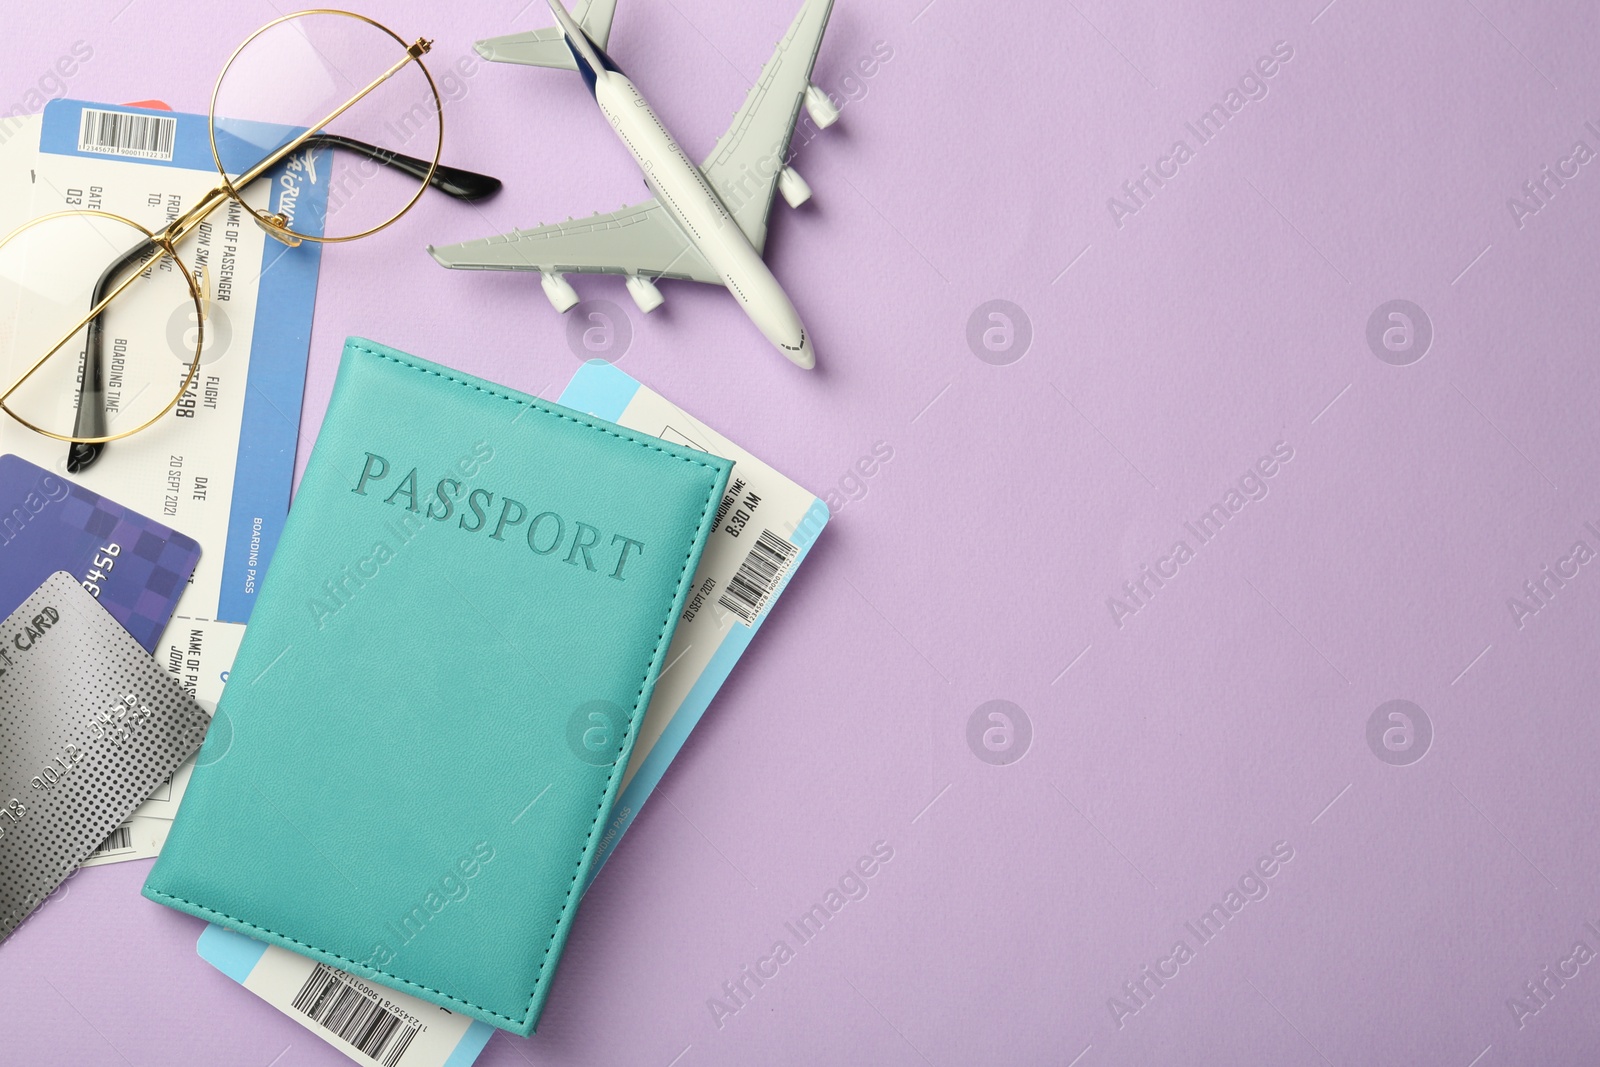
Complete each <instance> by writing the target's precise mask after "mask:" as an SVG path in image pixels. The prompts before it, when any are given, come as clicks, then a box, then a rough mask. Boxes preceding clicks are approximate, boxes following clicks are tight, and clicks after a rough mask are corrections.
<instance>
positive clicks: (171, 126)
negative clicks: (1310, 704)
mask: <svg viewBox="0 0 1600 1067" xmlns="http://www.w3.org/2000/svg"><path fill="white" fill-rule="evenodd" d="M86 110H88V111H97V110H98V111H110V112H118V113H125V114H136V115H139V116H142V117H143V118H145V119H147V120H148V121H147V122H146V123H144V124H143V125H142V126H141V127H140V128H141V129H144V130H147V131H150V132H151V133H152V134H153V135H158V136H153V137H152V140H151V141H150V145H155V146H156V147H157V149H159V150H158V151H154V152H153V153H152V152H150V151H145V150H144V149H145V148H147V147H149V145H145V146H119V145H115V144H112V145H106V144H90V145H86V144H84V143H83V142H82V136H83V134H82V131H83V130H85V129H90V128H93V127H94V125H95V124H93V123H90V124H85V123H84V122H83V121H82V116H83V113H84V112H85V111H86ZM122 147H127V148H128V151H127V152H122V151H121V148H122ZM291 162H292V161H291ZM272 177H273V179H274V180H272V181H271V182H266V181H263V182H260V183H258V184H257V185H255V186H253V187H252V188H251V189H250V190H249V191H248V192H247V197H248V198H249V200H250V202H251V203H252V204H255V205H256V206H258V207H265V206H268V198H269V197H271V198H274V199H275V202H274V203H273V204H272V205H271V206H272V207H273V208H274V209H275V210H297V211H298V212H299V213H300V221H299V223H298V225H299V227H300V228H301V229H303V230H305V229H312V228H313V227H312V225H311V218H312V213H315V212H319V211H320V209H321V204H322V203H323V202H324V198H325V196H326V191H327V186H326V183H321V184H318V183H317V182H316V170H315V167H314V166H312V167H307V166H303V165H302V166H298V167H297V166H289V167H284V168H280V169H279V170H274V171H273V172H272ZM219 181H220V179H219V176H218V175H217V172H216V170H215V167H214V164H213V160H212V156H211V146H210V136H209V131H208V124H207V121H206V118H205V117H204V116H201V115H186V114H179V113H173V112H162V111H152V110H148V109H141V108H131V107H118V106H110V105H103V104H85V103H82V102H79V101H72V100H56V101H52V102H51V103H50V104H49V105H48V106H47V107H46V109H45V114H44V115H43V116H42V117H41V116H35V117H33V118H31V119H29V120H27V124H26V125H25V126H24V127H19V128H16V129H15V132H14V133H13V134H12V136H10V137H9V138H7V139H5V140H4V141H3V142H0V231H3V232H4V233H10V232H11V231H12V230H13V229H15V228H16V227H17V226H19V225H21V224H22V223H24V222H26V221H28V220H29V219H32V218H35V217H37V216H39V215H43V214H47V213H50V212H54V211H61V210H64V209H69V208H70V209H73V210H77V209H81V208H83V207H85V206H89V205H87V204H81V203H74V201H79V200H85V199H86V197H85V196H84V195H83V194H84V191H85V190H93V191H94V194H95V196H94V198H93V206H94V207H95V208H96V209H98V210H102V211H108V212H111V213H113V214H117V215H122V216H124V217H126V218H130V219H133V220H135V221H137V222H140V223H142V224H143V225H145V226H147V227H149V228H151V229H153V230H155V229H159V228H160V227H161V226H162V225H164V224H165V223H166V222H167V221H168V220H169V218H171V217H173V216H175V215H176V214H177V213H179V212H180V211H182V210H186V209H187V208H189V207H190V206H192V205H193V204H194V203H195V202H196V201H197V200H198V199H199V198H200V197H201V196H203V195H205V194H206V193H207V192H209V191H210V190H211V189H212V188H213V187H214V186H216V185H217V184H218V183H219ZM152 205H154V206H152ZM210 221H211V223H212V225H211V226H210V227H209V229H208V230H207V231H205V232H203V233H201V234H199V235H197V236H195V237H191V238H190V239H189V240H188V241H186V242H185V243H184V245H182V246H180V248H179V252H180V253H181V254H184V255H185V257H186V260H187V261H194V260H196V259H197V258H198V255H199V252H200V251H201V250H202V249H203V250H204V252H205V254H206V258H207V259H208V261H210V262H211V263H213V264H217V265H220V264H222V263H224V262H227V263H230V264H232V267H231V279H230V280H229V283H228V284H227V285H226V286H223V285H220V284H213V285H211V287H210V290H209V295H210V299H209V301H208V304H207V324H206V337H207V347H206V350H205V353H204V354H203V356H202V364H201V369H200V376H199V380H198V381H197V382H196V385H195V394H196V395H195V397H194V398H193V399H194V401H195V402H194V404H193V405H192V406H191V407H189V408H188V410H190V411H191V412H193V415H194V417H193V418H182V419H178V418H174V417H170V416H169V417H168V418H167V419H166V420H164V421H163V422H162V423H159V424H157V425H156V426H153V427H151V428H150V429H148V430H145V431H143V432H141V433H139V434H136V435H135V436H133V437H131V438H128V439H125V440H121V441H115V442H112V443H111V444H110V445H109V446H107V448H106V451H105V453H104V454H103V455H102V456H101V457H100V459H99V461H98V462H97V463H95V464H94V466H92V467H91V468H90V469H89V470H87V471H85V472H82V473H80V474H76V475H69V474H67V472H66V446H65V445H64V444H62V443H60V442H58V441H55V440H52V439H50V438H47V437H43V436H41V435H39V434H36V433H33V432H32V431H30V430H28V429H26V428H25V427H23V426H21V425H20V424H18V423H16V422H15V421H13V420H11V419H10V418H6V417H0V453H3V452H12V453H15V454H16V455H19V456H22V457H23V458H24V459H27V460H30V461H31V462H33V463H36V464H38V465H39V466H41V467H44V468H45V469H47V470H51V471H54V472H55V473H56V474H58V475H59V476H61V477H62V478H67V479H70V480H73V481H76V482H78V483H80V484H82V485H84V486H86V487H88V488H90V489H93V490H94V491H95V492H98V493H102V494H104V495H105V496H108V497H110V498H111V499H113V500H116V501H117V502H119V503H121V504H125V505H126V506H128V507H130V508H133V509H134V510H136V511H138V512H140V513H142V514H144V515H148V516H150V517H151V518H155V519H158V520H160V521H161V522H164V523H166V524H167V525H169V526H171V527H173V528H174V529H177V530H180V531H182V532H183V533H186V534H188V535H190V536H191V537H193V538H195V539H196V540H197V541H199V542H200V548H201V556H200V564H199V566H198V567H197V568H196V570H195V573H194V577H193V578H192V579H191V580H190V583H189V586H188V588H187V589H186V590H185V591H184V594H183V597H182V599H180V600H179V602H178V606H177V610H176V614H175V616H174V618H173V620H172V623H171V624H170V625H169V627H168V629H167V633H166V635H165V636H164V638H163V645H162V647H161V648H160V649H158V652H157V658H158V659H160V660H161V661H162V662H163V663H164V664H166V665H168V667H169V669H173V666H174V664H183V665H187V664H189V662H190V661H192V660H196V659H203V660H204V663H203V665H199V666H194V667H187V666H186V668H185V669H183V670H176V669H175V670H174V673H176V674H179V675H180V677H182V678H186V679H191V680H186V681H185V685H186V687H187V688H189V689H190V691H191V692H192V693H193V694H194V695H195V696H196V698H197V699H198V700H199V701H200V703H201V704H202V706H204V707H206V708H207V710H210V709H212V708H214V707H215V706H216V704H215V698H216V696H218V695H220V691H221V683H220V681H219V679H221V678H225V677H226V672H227V671H228V669H229V668H230V667H231V666H232V661H233V653H234V651H236V650H237V648H238V644H239V640H240V638H241V637H242V635H243V631H244V623H245V622H246V621H247V620H248V618H249V615H250V608H251V606H252V605H253V604H254V601H255V594H256V591H257V588H258V587H259V582H260V577H261V575H262V574H264V573H265V571H266V567H267V564H268V562H269V561H270V559H271V556H272V553H273V550H274V549H275V548H276V546H277V541H278V536H279V534H280V532H281V530H282V527H283V523H284V520H285V518H286V516H287V514H288V508H289V493H290V488H291V484H292V482H293V478H294V456H295V447H296V444H297V442H298V437H299V419H300V404H301V399H302V394H303V391H304V387H305V371H306V362H307V358H308V355H309V346H310V329H311V313H312V307H313V304H314V301H315V297H316V285H317V275H318V269H319V265H320V251H319V249H320V246H318V245H315V244H313V243H310V242H307V243H306V244H304V245H302V246H300V247H299V248H294V249H290V248H288V247H286V246H284V245H282V244H280V243H279V242H277V241H275V240H273V239H272V238H270V237H268V236H267V234H266V232H265V231H263V230H262V229H261V228H260V227H258V226H256V225H255V224H254V223H253V222H252V221H251V220H250V217H249V216H248V214H246V213H244V212H243V211H242V210H241V209H240V208H238V206H237V205H234V204H231V203H230V204H226V205H224V206H223V207H221V208H219V209H218V210H217V212H216V213H215V214H213V215H212V216H211V220H210ZM224 257H226V259H225V258H224ZM219 272H220V266H219ZM17 299H18V294H17V292H16V290H15V287H14V286H10V285H7V284H6V280H5V279H3V278H0V377H4V376H5V375H4V373H3V372H4V371H7V370H10V369H11V368H12V367H14V366H16V365H17V364H18V363H20V362H23V361H24V360H26V359H28V358H30V357H28V356H27V355H26V353H27V352H29V351H33V350H35V349H37V350H38V351H43V350H44V349H45V348H47V347H48V346H49V344H50V343H53V342H54V340H55V338H53V337H52V338H50V339H49V340H48V341H45V340H44V339H43V338H42V337H39V336H35V334H37V333H38V329H37V328H33V329H30V323H29V321H28V319H27V316H21V315H18V314H17V307H18V305H17ZM258 312H259V314H258ZM190 314H191V318H192V312H191V313H190ZM179 327H180V328H182V329H192V328H193V323H192V321H184V322H180V323H179ZM163 328H166V329H169V330H170V329H171V328H172V326H171V324H170V323H167V324H163ZM191 336H192V335H191ZM7 380H8V381H9V378H8V379H7ZM240 472H246V473H245V474H243V475H242V476H241V473H240ZM195 631H199V632H200V633H202V634H203V635H204V637H203V639H202V640H201V641H200V644H201V646H202V651H199V652H195V651H191V649H190V645H191V644H193V643H194V639H193V638H192V637H191V634H192V633H193V632H195ZM179 645H181V646H183V647H182V648H181V649H178V648H177V647H176V646H179ZM213 686H214V687H215V689H216V692H215V693H211V692H209V690H210V689H211V688H212V687H213ZM192 768H193V760H192V759H191V760H190V761H189V762H188V763H186V764H185V765H184V766H183V767H181V768H180V769H179V770H178V771H177V772H176V773H175V774H174V776H173V778H172V780H171V781H170V782H168V783H166V784H164V785H163V786H162V787H161V788H160V789H159V790H157V793H156V795H155V796H154V797H152V798H151V799H150V800H149V801H147V802H146V803H145V804H143V805H141V806H140V807H139V808H138V809H137V810H136V811H135V812H134V814H133V816H132V817H131V818H130V820H129V822H128V823H127V824H126V825H125V826H124V827H122V829H121V830H119V831H117V832H115V833H113V834H112V835H111V837H110V838H108V839H107V841H106V842H105V844H104V845H102V846H101V848H100V849H99V850H97V851H96V853H95V854H94V856H92V857H91V858H90V859H89V860H88V861H87V862H88V863H89V864H90V865H95V864H101V863H116V862H121V861H124V860H131V859H143V858H148V857H151V856H155V855H158V854H159V852H160V847H161V844H162V842H164V841H165V840H166V830H167V823H168V822H169V821H170V819H171V818H172V815H173V813H174V812H176V810H177V806H178V802H179V801H180V800H181V799H182V796H183V789H184V786H185V785H186V784H187V782H188V779H189V775H190V773H191V771H192ZM123 831H126V832H125V833H124V832H123Z"/></svg>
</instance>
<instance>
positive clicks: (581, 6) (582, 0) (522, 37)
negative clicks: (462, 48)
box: [473, 0, 617, 70]
mask: <svg viewBox="0 0 1600 1067" xmlns="http://www.w3.org/2000/svg"><path fill="white" fill-rule="evenodd" d="M616 13H617V0H578V2H577V3H576V4H574V5H573V6H572V17H573V18H574V19H576V20H577V22H578V25H580V26H582V27H583V32H584V33H586V34H588V35H589V39H590V40H591V41H593V42H594V43H595V44H597V45H599V46H600V49H601V50H602V51H604V50H605V47H606V42H607V41H609V40H610V39H611V20H612V18H613V16H615V15H616ZM473 47H474V48H476V49H477V50H478V54H479V55H480V56H482V57H483V58H484V59H488V60H492V61H493V62H495V63H521V64H523V65H524V66H529V67H555V68H556V69H558V70H577V69H578V65H577V64H576V63H574V62H573V61H572V52H571V50H570V49H568V48H567V41H566V38H565V37H563V36H562V34H561V27H559V26H549V27H546V28H545V29H542V30H532V31H529V32H528V33H513V34H511V35H509V36H506V37H491V38H489V39H488V40H486V41H479V42H478V43H477V44H475V45H474V46H473Z"/></svg>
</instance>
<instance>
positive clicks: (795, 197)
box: [778, 167, 811, 207]
mask: <svg viewBox="0 0 1600 1067" xmlns="http://www.w3.org/2000/svg"><path fill="white" fill-rule="evenodd" d="M778 192H780V193H782V194H783V198H784V199H785V200H787V201H788V202H789V206H790V207H799V206H800V205H801V204H803V203H805V202H806V201H807V200H810V199H811V186H809V185H807V184H806V180H805V179H804V178H802V177H800V172H799V171H797V170H795V169H794V168H793V167H784V168H783V170H781V171H779V172H778Z"/></svg>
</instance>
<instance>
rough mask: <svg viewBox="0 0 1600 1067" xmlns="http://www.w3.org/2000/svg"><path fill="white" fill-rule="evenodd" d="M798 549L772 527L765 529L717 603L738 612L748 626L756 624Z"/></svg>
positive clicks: (741, 619) (735, 612) (736, 613)
mask: <svg viewBox="0 0 1600 1067" xmlns="http://www.w3.org/2000/svg"><path fill="white" fill-rule="evenodd" d="M797 552H799V549H798V548H797V547H795V546H794V545H792V544H790V543H789V542H788V541H786V540H784V539H783V538H781V537H779V536H778V535H777V534H775V533H773V532H772V531H771V530H762V531H761V536H760V537H758V538H756V543H755V544H754V545H752V546H750V554H749V555H747V556H745V558H744V562H743V563H741V564H739V572H738V573H737V574H735V575H734V576H733V581H731V582H729V583H728V586H727V588H726V589H724V590H723V591H722V596H721V598H720V599H719V600H718V601H717V604H718V605H719V606H720V607H723V608H726V609H727V610H729V611H731V612H733V613H734V614H735V615H737V616H738V617H739V619H740V621H741V622H743V623H744V624H745V625H746V626H753V625H755V621H756V619H757V618H759V617H760V615H761V609H762V608H764V607H766V606H767V601H768V600H770V599H771V598H772V593H773V591H774V590H775V589H777V587H778V583H779V582H780V581H782V579H783V576H784V574H785V573H787V572H788V570H789V565H790V564H791V563H793V562H794V557H795V553H797Z"/></svg>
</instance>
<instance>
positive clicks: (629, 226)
mask: <svg viewBox="0 0 1600 1067" xmlns="http://www.w3.org/2000/svg"><path fill="white" fill-rule="evenodd" d="M428 252H429V254H431V255H432V256H433V258H434V259H436V260H438V261H439V262H440V263H441V264H443V265H444V266H446V267H452V268H455V269H457V270H538V271H546V272H549V273H552V274H568V273H571V274H640V275H644V276H645V277H647V278H681V279H685V280H688V281H695V282H709V283H712V284H715V285H721V284H722V277H721V276H720V275H719V274H717V272H716V271H714V270H712V269H711V265H710V264H709V263H707V262H706V261H705V257H704V256H702V255H701V254H700V253H699V252H698V251H696V250H695V247H694V246H693V245H691V244H690V243H689V240H688V238H686V237H685V236H684V235H683V231H682V230H680V229H679V228H678V224H677V223H675V222H673V221H672V219H671V218H670V217H669V216H668V215H667V212H666V209H665V208H663V207H662V206H661V204H660V202H658V201H656V200H647V201H645V202H644V203H642V204H634V205H633V206H632V207H625V208H621V209H620V210H617V211H612V212H609V213H607V214H604V215H590V216H589V217H588V218H586V219H572V220H569V221H567V222H558V223H556V224H555V225H553V226H539V227H537V228H535V229H531V230H513V231H512V232H510V233H508V234H505V235H503V236H500V237H486V238H483V239H482V240H477V241H464V242H462V243H461V244H455V245H447V246H445V247H443V248H434V247H432V246H429V248H428Z"/></svg>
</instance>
